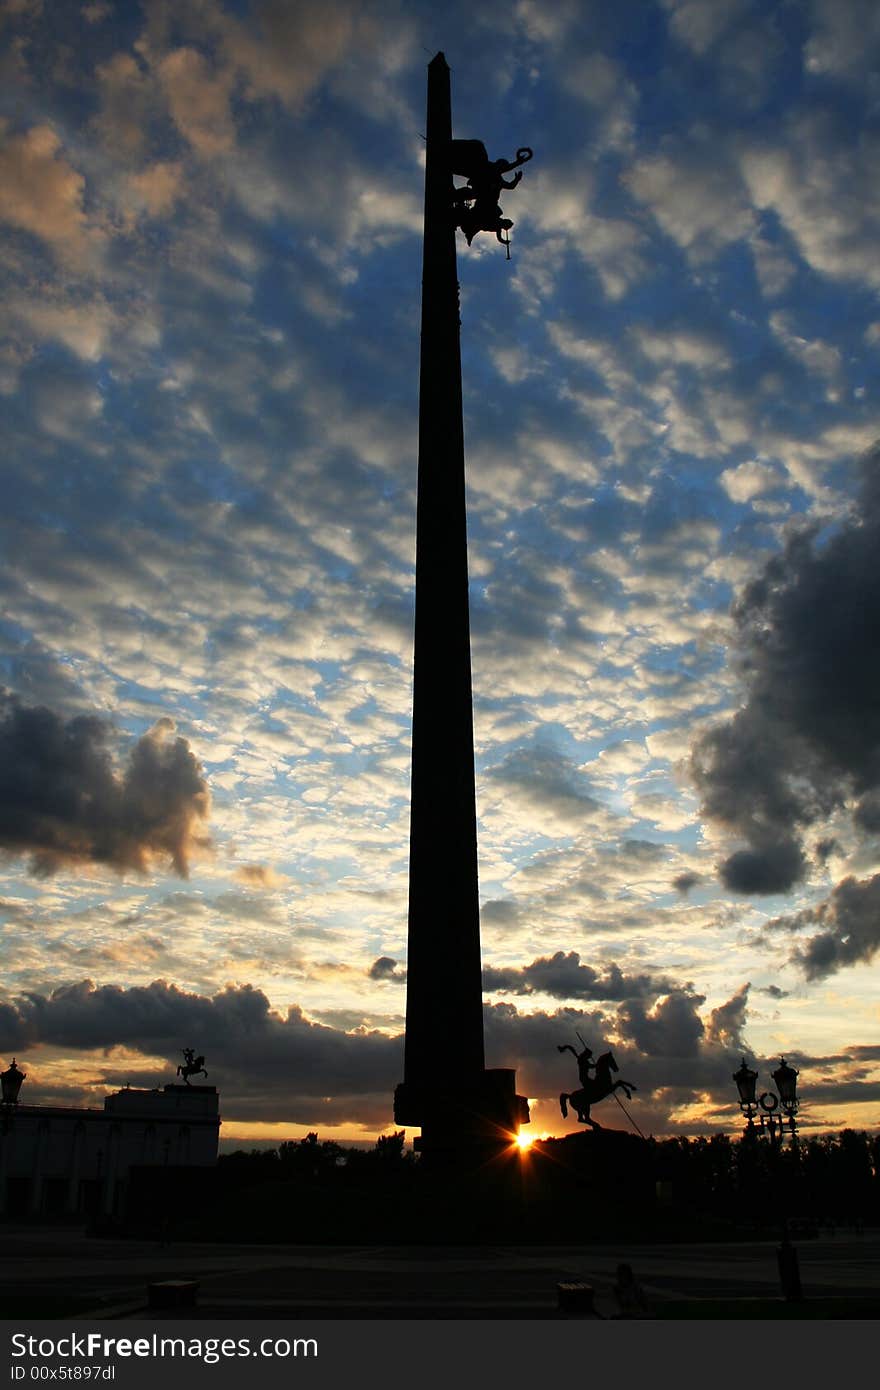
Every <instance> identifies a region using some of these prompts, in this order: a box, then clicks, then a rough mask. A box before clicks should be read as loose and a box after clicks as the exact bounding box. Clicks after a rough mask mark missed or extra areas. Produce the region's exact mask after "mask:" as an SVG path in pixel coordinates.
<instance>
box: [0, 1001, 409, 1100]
mask: <svg viewBox="0 0 880 1390" xmlns="http://www.w3.org/2000/svg"><path fill="white" fill-rule="evenodd" d="M41 1043H42V1044H49V1045H53V1046H61V1047H66V1048H70V1047H74V1048H83V1049H86V1048H106V1049H110V1048H112V1047H114V1046H117V1045H122V1046H125V1047H135V1048H138V1049H139V1050H140V1051H142V1052H144V1053H147V1054H158V1055H160V1056H164V1057H166V1058H167V1059H168V1062H169V1066H170V1071H169V1074H168V1075H167V1076H166V1077H165V1080H169V1081H170V1080H172V1079H173V1077H174V1068H175V1067H176V1065H177V1063H178V1062H179V1061H180V1060H181V1050H182V1048H184V1047H193V1048H195V1049H196V1051H197V1052H199V1053H203V1054H204V1055H205V1058H206V1065H207V1068H208V1071H209V1074H210V1075H209V1080H210V1083H211V1084H213V1083H214V1082H216V1084H217V1085H218V1087H219V1088H220V1090H221V1091H222V1093H223V1096H224V1101H225V1103H226V1105H227V1113H228V1111H229V1108H230V1107H234V1113H235V1115H236V1117H237V1118H246V1117H251V1116H253V1117H255V1116H260V1117H262V1118H265V1119H272V1118H274V1119H283V1120H289V1121H291V1122H298V1121H302V1122H303V1123H309V1124H311V1123H314V1122H316V1120H317V1119H318V1118H319V1117H323V1118H324V1119H325V1120H326V1121H327V1122H330V1121H331V1117H332V1116H335V1117H336V1119H337V1120H341V1119H343V1118H350V1117H351V1116H352V1114H353V1113H354V1114H355V1115H356V1116H360V1113H361V1103H362V1101H363V1100H364V1098H367V1099H369V1097H370V1096H371V1095H374V1094H376V1093H382V1094H383V1095H384V1096H385V1097H386V1102H385V1104H386V1110H388V1109H389V1108H390V1100H389V1098H390V1095H391V1092H392V1091H393V1089H394V1086H395V1084H396V1083H397V1082H398V1081H400V1080H401V1078H402V1075H403V1040H402V1038H400V1037H395V1038H390V1037H387V1036H385V1035H384V1034H381V1033H375V1032H357V1033H346V1032H342V1031H340V1030H338V1029H335V1028H330V1027H326V1026H324V1025H323V1024H320V1023H313V1022H311V1021H309V1020H308V1019H306V1018H305V1017H304V1016H303V1013H302V1011H301V1010H300V1009H299V1008H297V1007H293V1008H290V1009H289V1010H288V1011H287V1014H286V1016H282V1015H281V1014H279V1013H276V1012H274V1011H273V1010H272V1009H271V1008H270V1005H269V1000H268V999H267V998H266V996H265V994H263V993H262V991H261V990H258V989H254V988H252V987H251V986H250V985H242V986H229V987H228V988H227V989H225V990H223V991H222V992H221V993H219V994H216V995H214V996H213V997H206V996H204V995H198V994H190V993H187V992H186V991H184V990H181V989H178V988H177V987H176V986H175V985H171V984H167V983H166V982H165V981H164V980H157V981H154V983H153V984H151V985H148V986H133V987H132V988H130V989H125V988H122V987H120V986H118V985H102V986H100V987H98V988H96V987H95V986H94V985H93V984H92V982H91V981H90V980H84V981H82V982H80V983H78V984H75V985H69V986H66V987H64V988H62V989H58V990H55V991H54V992H53V993H52V994H51V995H48V996H46V995H41V994H28V995H25V996H21V997H20V998H17V999H15V1000H10V1001H8V1002H7V1003H5V1004H3V1005H0V1050H2V1049H4V1048H5V1050H6V1051H8V1052H10V1053H12V1052H16V1053H17V1054H19V1055H22V1054H25V1053H26V1052H27V1051H28V1050H29V1049H33V1048H35V1047H36V1046H37V1045H38V1044H41ZM128 1065H129V1063H126V1066H128ZM25 1070H27V1068H25ZM128 1079H129V1076H128V1073H126V1075H125V1076H124V1077H122V1078H121V1080H122V1081H124V1080H128ZM116 1084H119V1081H118V1080H117V1083H116ZM328 1097H330V1098H332V1101H330V1100H327V1099H326V1098H328ZM388 1119H390V1114H389V1115H387V1116H386V1118H385V1121H383V1123H385V1122H387V1120H388Z"/></svg>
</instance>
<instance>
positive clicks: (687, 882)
mask: <svg viewBox="0 0 880 1390" xmlns="http://www.w3.org/2000/svg"><path fill="white" fill-rule="evenodd" d="M699 882H700V875H699V874H694V873H684V874H677V875H676V877H675V878H674V879H673V880H672V886H673V888H674V889H675V891H676V893H681V894H682V896H683V897H686V896H687V894H688V893H689V892H690V891H691V889H692V888H696V886H697V884H698V883H699Z"/></svg>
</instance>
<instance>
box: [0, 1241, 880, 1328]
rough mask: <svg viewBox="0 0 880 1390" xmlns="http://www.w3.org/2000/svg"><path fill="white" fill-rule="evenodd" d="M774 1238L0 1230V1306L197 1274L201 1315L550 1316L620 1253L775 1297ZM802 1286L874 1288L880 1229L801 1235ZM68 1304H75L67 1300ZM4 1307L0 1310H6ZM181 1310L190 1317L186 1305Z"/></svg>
mask: <svg viewBox="0 0 880 1390" xmlns="http://www.w3.org/2000/svg"><path fill="white" fill-rule="evenodd" d="M776 1248H777V1247H776V1243H775V1242H773V1241H767V1242H752V1243H748V1244H742V1245H729V1244H725V1245H718V1244H704V1245H700V1244H691V1245H665V1246H658V1245H644V1246H639V1245H633V1244H625V1245H624V1244H621V1245H620V1246H610V1245H603V1246H595V1247H589V1248H577V1247H572V1246H552V1247H549V1246H548V1247H534V1246H530V1247H500V1246H499V1247H492V1248H488V1247H479V1248H466V1249H465V1248H452V1247H417V1246H409V1247H401V1246H385V1247H382V1246H357V1245H350V1246H280V1245H213V1244H196V1243H188V1244H179V1245H178V1244H173V1245H170V1246H159V1245H157V1244H156V1243H155V1242H148V1241H129V1240H126V1241H122V1240H106V1239H95V1238H92V1237H87V1236H85V1235H84V1234H83V1233H82V1232H81V1231H78V1230H74V1229H71V1228H55V1229H47V1228H33V1227H31V1228H27V1227H19V1228H13V1227H5V1228H2V1229H0V1257H2V1264H0V1271H2V1272H0V1307H3V1306H4V1305H6V1307H21V1306H22V1305H23V1304H25V1303H26V1305H27V1315H28V1316H31V1317H38V1316H40V1315H41V1310H42V1309H43V1308H45V1316H55V1317H57V1316H64V1315H65V1312H64V1311H63V1310H62V1309H61V1307H60V1304H61V1303H62V1302H63V1300H65V1299H67V1300H69V1299H70V1298H71V1296H72V1295H75V1296H76V1297H77V1298H78V1299H79V1300H80V1307H79V1309H78V1312H79V1316H82V1317H88V1318H90V1319H91V1320H94V1319H95V1317H96V1316H97V1317H99V1318H107V1317H137V1316H149V1317H155V1314H154V1313H148V1312H147V1310H146V1289H147V1286H148V1285H149V1284H150V1283H151V1282H153V1281H156V1280H161V1279H195V1280H197V1281H198V1283H199V1286H200V1288H199V1304H198V1312H197V1314H196V1315H197V1316H200V1317H260V1316H262V1317H270V1318H271V1317H289V1316H294V1315H299V1314H302V1315H310V1316H317V1317H321V1316H324V1317H326V1316H332V1317H335V1318H349V1317H444V1316H445V1317H456V1318H458V1317H482V1318H487V1317H509V1318H511V1317H512V1318H515V1317H525V1318H529V1317H532V1318H534V1317H552V1316H556V1315H557V1287H556V1286H557V1284H559V1283H564V1282H571V1281H584V1282H587V1283H590V1284H592V1285H593V1287H594V1288H595V1291H596V1307H597V1309H598V1311H600V1312H604V1313H608V1312H609V1311H610V1310H611V1302H610V1296H609V1291H610V1287H611V1284H612V1282H613V1279H614V1272H615V1269H616V1267H617V1264H618V1263H619V1262H620V1261H621V1260H626V1261H628V1262H629V1263H630V1264H631V1265H632V1266H633V1268H634V1269H635V1271H636V1273H637V1275H638V1277H639V1279H640V1280H641V1282H642V1284H643V1286H644V1288H645V1290H646V1292H647V1294H648V1296H649V1299H651V1300H652V1301H653V1303H654V1304H655V1305H657V1304H659V1303H661V1302H662V1301H663V1300H679V1299H686V1298H756V1297H765V1298H776V1297H778V1296H779V1294H780V1284H779V1274H778V1269H777V1263H776ZM797 1248H798V1255H799V1259H800V1269H801V1280H802V1284H803V1290H804V1294H805V1296H806V1297H808V1298H809V1297H814V1298H819V1297H829V1296H830V1297H841V1296H845V1295H849V1296H851V1297H871V1296H873V1297H877V1296H878V1294H880V1276H878V1270H880V1262H878V1257H880V1233H877V1232H868V1233H866V1234H864V1235H862V1236H859V1237H856V1236H852V1235H849V1234H847V1233H839V1234H837V1235H836V1236H835V1237H833V1238H824V1239H818V1240H809V1241H803V1242H800V1243H799V1244H798V1247H797ZM71 1311H73V1310H71ZM7 1316H8V1314H7ZM188 1316H193V1312H192V1310H190V1311H189V1312H188Z"/></svg>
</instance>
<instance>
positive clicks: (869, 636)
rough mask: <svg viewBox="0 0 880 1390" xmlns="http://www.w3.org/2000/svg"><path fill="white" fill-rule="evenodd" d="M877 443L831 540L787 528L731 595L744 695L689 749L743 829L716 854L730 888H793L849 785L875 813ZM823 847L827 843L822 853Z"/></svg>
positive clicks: (867, 811)
mask: <svg viewBox="0 0 880 1390" xmlns="http://www.w3.org/2000/svg"><path fill="white" fill-rule="evenodd" d="M878 549H880V450H878V449H877V448H875V449H874V450H873V451H872V453H871V454H870V455H869V456H868V457H867V458H866V459H865V460H864V461H863V483H862V489H861V496H860V500H859V504H858V507H857V508H855V509H854V510H853V511H852V512H851V513H850V515H849V516H848V517H847V518H846V519H845V521H844V522H843V523H842V524H841V525H840V526H839V527H838V528H837V529H836V530H835V531H834V533H833V534H832V535H831V536H830V537H829V538H827V539H825V538H823V537H822V535H821V534H820V528H819V526H818V525H815V526H813V527H811V528H810V529H809V530H807V531H803V532H801V533H799V534H798V535H797V536H795V537H793V538H792V539H790V540H789V542H788V545H787V546H786V548H785V550H784V552H783V553H782V554H781V555H779V556H776V557H774V558H773V559H772V560H771V561H770V562H769V564H767V566H766V567H765V569H764V571H763V573H762V574H761V575H760V576H759V577H758V578H757V579H756V580H754V581H753V582H752V583H751V584H749V585H748V586H747V588H746V589H745V591H744V593H743V594H742V597H741V598H740V599H739V601H738V602H737V604H736V605H735V608H734V618H735V620H736V624H737V628H738V646H739V650H740V656H741V659H742V669H743V672H744V676H745V681H746V689H747V699H746V702H745V704H744V706H743V707H742V709H740V710H739V711H738V713H737V714H736V715H735V716H734V718H733V719H731V720H730V721H728V723H726V724H722V725H718V726H716V727H715V728H713V729H710V730H709V731H708V732H707V733H705V734H703V735H702V736H701V737H700V738H699V739H698V740H697V742H696V744H695V746H694V749H693V754H692V769H693V774H694V777H695V780H696V783H697V786H698V787H699V790H700V792H701V794H702V798H703V811H704V813H705V814H706V815H707V816H709V817H711V818H712V819H714V820H717V821H720V822H721V823H722V824H724V825H727V826H729V827H730V829H731V830H733V831H734V832H736V833H737V834H739V835H741V836H742V838H743V839H744V840H745V841H746V842H747V846H748V847H747V848H745V849H742V850H739V851H737V852H736V853H734V854H732V855H731V856H730V857H729V858H728V859H727V860H725V862H724V863H723V864H722V865H721V866H720V873H721V877H722V879H723V881H724V883H725V884H726V885H727V887H728V888H731V889H733V890H734V891H736V892H741V893H778V892H785V891H786V890H787V889H789V888H791V887H792V886H793V885H794V884H795V883H798V882H799V881H800V880H801V879H802V878H803V877H804V875H805V873H806V869H807V859H806V856H805V854H804V849H803V843H802V841H803V836H804V833H805V831H806V829H807V827H809V826H810V825H812V824H814V823H815V822H817V821H819V820H821V819H822V818H823V817H826V816H827V815H828V814H829V813H830V812H831V811H832V810H834V809H835V808H836V807H838V806H840V805H842V804H843V803H844V802H845V801H846V800H847V799H848V798H851V797H854V798H855V799H856V805H855V810H854V819H855V822H856V824H857V825H858V826H860V828H861V829H863V830H867V831H872V830H873V829H875V828H876V827H877V826H880V813H878V808H880V703H878V701H877V690H878V684H880V644H878V642H877V631H878V629H880V566H878V564H877V555H878ZM823 852H824V850H823V849H822V847H821V842H820V857H821V854H822V853H823Z"/></svg>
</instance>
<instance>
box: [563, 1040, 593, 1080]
mask: <svg viewBox="0 0 880 1390" xmlns="http://www.w3.org/2000/svg"><path fill="white" fill-rule="evenodd" d="M578 1036H580V1035H578ZM556 1050H557V1052H570V1053H571V1055H572V1057H574V1058H575V1060H576V1061H577V1064H578V1076H579V1077H580V1082H581V1085H582V1086H588V1085H589V1084H590V1082H591V1081H592V1080H593V1077H592V1076H590V1072H591V1071H593V1072H595V1070H596V1063H595V1062H594V1061H593V1052H592V1048H589V1047H587V1046H586V1045H585V1046H584V1050H583V1052H578V1051H576V1049H575V1048H573V1047H572V1045H571V1043H559V1045H558V1046H557V1049H556Z"/></svg>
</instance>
